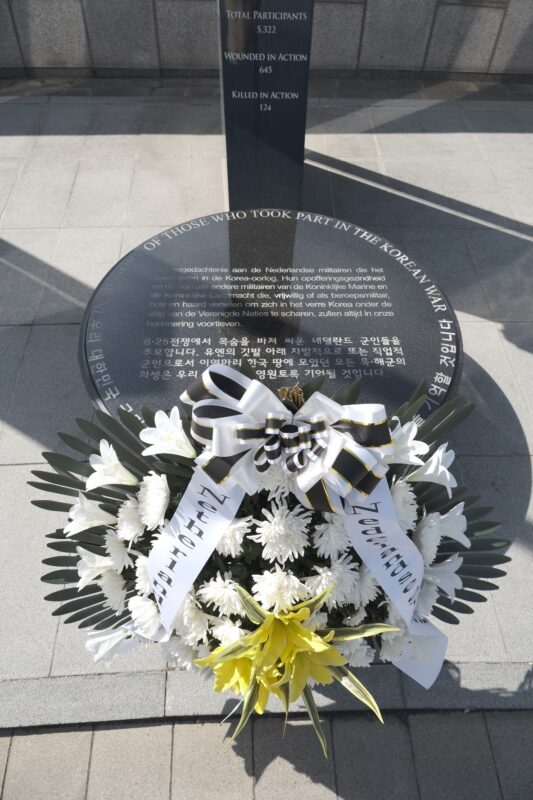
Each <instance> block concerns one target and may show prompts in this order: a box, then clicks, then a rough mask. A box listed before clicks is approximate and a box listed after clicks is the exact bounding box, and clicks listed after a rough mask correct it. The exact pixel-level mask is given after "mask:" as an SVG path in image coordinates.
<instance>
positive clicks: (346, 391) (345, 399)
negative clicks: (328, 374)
mask: <svg viewBox="0 0 533 800" xmlns="http://www.w3.org/2000/svg"><path fill="white" fill-rule="evenodd" d="M361 384H362V380H361V378H357V380H356V381H353V383H349V384H347V385H346V386H341V388H340V389H338V390H337V391H336V392H335V394H334V395H333V400H335V402H336V403H339V404H340V405H341V406H348V405H351V404H352V403H355V402H357V398H358V397H359V394H360V392H361Z"/></svg>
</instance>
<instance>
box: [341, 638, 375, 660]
mask: <svg viewBox="0 0 533 800" xmlns="http://www.w3.org/2000/svg"><path fill="white" fill-rule="evenodd" d="M336 647H337V648H338V650H339V651H340V653H341V655H343V656H344V658H346V659H347V660H348V664H349V666H350V667H369V666H370V665H371V664H372V662H373V661H374V648H373V647H371V646H370V645H368V644H367V643H366V642H365V640H364V639H353V640H352V641H351V642H341V643H340V644H338V645H336Z"/></svg>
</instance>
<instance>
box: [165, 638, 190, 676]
mask: <svg viewBox="0 0 533 800" xmlns="http://www.w3.org/2000/svg"><path fill="white" fill-rule="evenodd" d="M162 647H163V653H164V657H165V661H167V662H168V664H169V666H171V667H174V668H176V669H183V670H186V671H187V672H189V671H190V670H191V669H192V668H193V667H194V663H193V662H194V659H195V658H198V650H197V649H196V648H194V647H192V646H191V645H190V644H185V642H184V641H183V640H182V639H180V637H179V636H171V637H170V639H169V640H168V642H164V644H163V646H162Z"/></svg>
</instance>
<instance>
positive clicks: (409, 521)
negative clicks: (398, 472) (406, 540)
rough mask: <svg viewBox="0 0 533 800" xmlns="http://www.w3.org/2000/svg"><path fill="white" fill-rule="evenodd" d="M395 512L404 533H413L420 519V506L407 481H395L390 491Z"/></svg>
mask: <svg viewBox="0 0 533 800" xmlns="http://www.w3.org/2000/svg"><path fill="white" fill-rule="evenodd" d="M390 493H391V496H392V502H393V503H394V510H395V511H396V516H397V517H398V522H399V523H400V527H401V528H402V530H403V532H404V533H407V531H412V530H413V528H414V527H415V525H416V520H417V517H418V505H417V502H416V496H415V493H414V491H413V488H412V487H411V486H409V484H408V483H407V481H402V480H399V481H395V482H394V483H393V484H392V486H391V489H390Z"/></svg>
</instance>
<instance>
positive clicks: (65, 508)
mask: <svg viewBox="0 0 533 800" xmlns="http://www.w3.org/2000/svg"><path fill="white" fill-rule="evenodd" d="M31 504H32V506H37V508H44V510H45V511H62V512H64V513H65V514H66V513H68V512H69V511H70V509H71V508H72V504H71V503H58V502H57V501H56V500H32V501H31Z"/></svg>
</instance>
